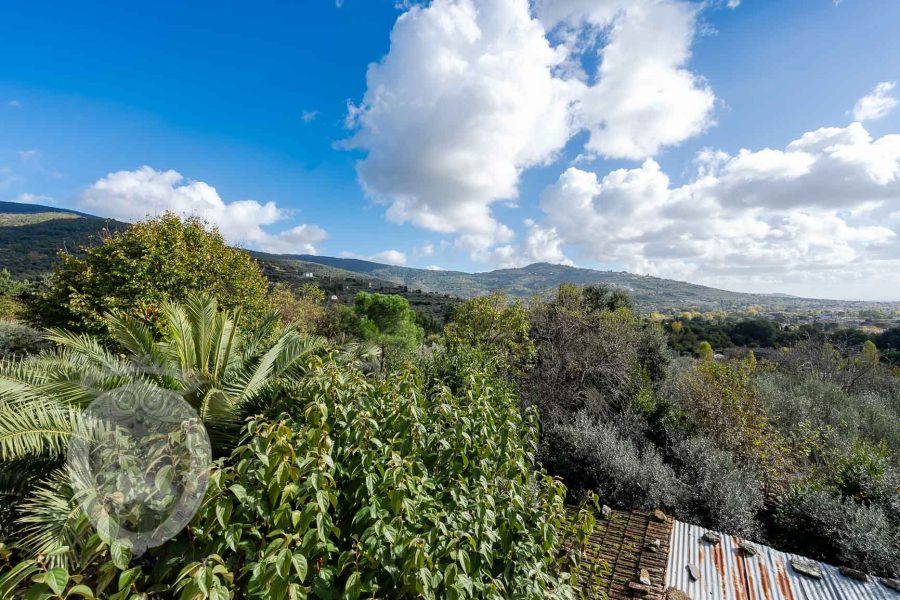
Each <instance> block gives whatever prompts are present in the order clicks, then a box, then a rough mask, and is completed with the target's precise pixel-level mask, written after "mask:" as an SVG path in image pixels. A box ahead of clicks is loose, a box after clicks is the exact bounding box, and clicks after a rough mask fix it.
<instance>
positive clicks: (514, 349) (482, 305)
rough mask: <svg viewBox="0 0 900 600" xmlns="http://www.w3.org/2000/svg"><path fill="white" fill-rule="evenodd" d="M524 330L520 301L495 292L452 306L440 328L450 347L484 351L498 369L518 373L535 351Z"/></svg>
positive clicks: (524, 317)
mask: <svg viewBox="0 0 900 600" xmlns="http://www.w3.org/2000/svg"><path fill="white" fill-rule="evenodd" d="M528 329H529V323H528V313H527V312H526V311H525V309H524V308H523V306H522V303H521V302H519V301H518V300H516V301H515V302H510V301H509V299H508V298H507V297H506V295H505V294H503V293H500V292H495V293H493V294H490V295H487V296H478V297H477V298H472V299H471V300H467V301H466V302H464V303H462V304H460V305H459V306H458V307H456V310H454V311H453V317H452V321H451V322H450V323H449V324H448V325H447V326H446V327H445V328H444V340H445V342H446V344H447V346H449V347H451V348H466V349H469V350H480V351H482V352H484V353H485V354H486V355H487V356H488V357H490V359H491V361H492V362H493V363H494V365H495V366H497V367H498V368H499V370H500V371H501V372H503V371H510V372H514V373H521V372H522V371H523V370H524V369H525V367H526V365H527V363H528V361H529V360H530V359H531V357H532V356H533V355H534V351H535V350H534V343H533V342H532V341H531V338H530V336H529V334H528Z"/></svg>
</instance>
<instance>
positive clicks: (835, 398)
mask: <svg viewBox="0 0 900 600" xmlns="http://www.w3.org/2000/svg"><path fill="white" fill-rule="evenodd" d="M754 382H755V384H756V389H757V390H758V394H759V398H760V401H761V402H762V403H763V405H764V406H765V409H766V412H767V413H768V414H769V415H770V417H771V421H772V423H773V424H774V425H775V426H776V427H777V428H778V429H779V430H780V431H781V432H782V433H783V435H785V436H788V437H791V436H792V435H795V434H796V432H797V431H798V428H799V426H800V425H801V424H806V426H808V427H815V428H819V429H830V430H831V431H833V432H834V433H835V435H837V436H838V437H839V439H840V440H842V442H841V444H842V445H844V446H849V444H850V443H851V442H852V441H853V440H854V439H857V438H862V439H867V440H869V441H872V442H879V441H883V442H885V443H886V445H887V447H888V448H889V449H890V450H891V452H892V453H893V455H894V457H895V460H897V461H900V400H898V398H897V397H896V396H893V395H892V394H890V393H887V394H884V393H881V394H879V393H876V392H863V393H860V394H851V393H848V392H846V391H845V390H844V389H843V388H842V387H841V386H840V385H839V384H837V383H834V382H830V381H823V380H822V379H819V378H811V377H801V376H797V375H794V374H791V373H781V372H777V371H768V372H762V373H758V374H756V376H755V377H754Z"/></svg>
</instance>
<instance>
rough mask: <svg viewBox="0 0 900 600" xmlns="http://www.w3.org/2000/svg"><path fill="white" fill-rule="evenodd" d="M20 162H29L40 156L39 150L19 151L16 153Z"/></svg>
mask: <svg viewBox="0 0 900 600" xmlns="http://www.w3.org/2000/svg"><path fill="white" fill-rule="evenodd" d="M16 154H18V155H19V158H21V159H22V160H31V159H33V158H37V157H38V156H40V154H41V152H40V150H19V151H18V152H16Z"/></svg>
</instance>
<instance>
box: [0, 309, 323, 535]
mask: <svg viewBox="0 0 900 600" xmlns="http://www.w3.org/2000/svg"><path fill="white" fill-rule="evenodd" d="M161 317H162V323H163V326H162V333H161V334H158V333H156V332H155V331H154V329H153V328H151V327H149V326H147V325H146V323H145V322H144V321H142V320H140V319H138V318H136V317H132V316H129V315H126V314H121V313H117V314H109V315H107V316H106V324H107V326H108V330H109V338H110V343H104V342H103V341H101V340H100V339H98V338H96V337H94V336H91V335H87V334H76V333H71V332H68V331H62V330H51V331H49V332H48V335H47V337H48V340H49V341H51V342H53V343H54V347H53V348H52V349H48V350H45V351H44V352H42V353H41V354H39V355H37V356H34V357H31V358H27V359H20V360H13V361H7V362H0V488H2V487H3V486H4V484H6V487H5V489H0V496H5V498H4V503H6V501H7V500H8V499H10V498H19V499H20V501H19V502H17V503H16V504H18V506H19V508H20V509H19V510H18V511H17V512H18V514H17V515H15V517H14V518H16V519H17V535H16V536H15V537H16V538H17V540H16V541H17V542H18V545H19V546H20V547H27V548H28V549H29V550H30V551H34V552H36V553H37V552H42V553H47V552H51V551H52V550H53V549H54V547H56V546H63V545H69V543H70V542H71V541H72V539H71V536H72V534H73V527H75V526H76V524H77V523H78V521H79V518H78V509H77V504H76V503H74V502H72V496H71V490H69V489H67V487H66V486H61V485H54V484H53V482H54V481H55V482H56V483H57V484H58V483H59V481H61V480H62V479H64V478H65V475H66V474H65V472H64V471H63V470H62V469H61V468H60V467H61V465H62V462H63V461H64V459H65V454H66V451H67V449H68V446H69V442H70V440H71V439H72V436H73V435H79V433H78V432H79V431H80V427H79V425H80V424H81V419H82V412H83V410H84V409H85V407H86V406H88V405H89V404H90V403H91V402H92V401H93V400H95V399H96V398H98V397H99V396H101V395H103V394H104V393H107V392H109V391H111V390H116V389H119V388H122V387H124V386H132V385H135V384H139V385H150V386H158V387H160V388H163V389H166V390H172V391H174V392H176V393H178V394H179V395H181V396H182V397H183V398H184V399H185V400H186V401H187V402H188V404H190V405H191V406H192V407H193V408H194V409H195V410H196V411H197V414H198V415H199V416H200V418H201V419H202V421H203V422H204V424H205V425H206V427H207V430H208V432H209V435H210V440H211V442H212V445H213V448H214V450H216V451H219V452H222V451H227V450H228V449H229V448H230V446H231V445H232V444H233V443H235V442H236V438H235V436H234V432H235V431H236V430H238V429H239V426H240V423H241V422H242V421H243V418H244V417H245V416H246V415H247V414H249V413H251V412H253V411H255V410H258V409H259V408H260V404H262V402H263V401H264V399H265V397H266V394H267V393H269V392H270V391H272V390H273V389H274V387H275V385H276V384H277V382H279V381H280V380H282V379H285V378H293V377H297V376H299V375H301V374H302V373H303V371H304V370H305V366H306V364H307V361H306V360H304V358H305V357H308V356H309V355H310V354H311V353H314V352H316V351H318V350H321V349H322V348H324V347H325V345H326V341H325V340H324V339H323V338H319V337H315V336H309V335H304V334H301V333H298V332H297V330H296V329H295V328H294V327H293V326H291V325H288V326H281V325H280V324H279V319H278V316H277V315H276V314H274V313H273V314H270V315H268V316H266V317H265V318H264V319H263V320H262V323H261V324H260V325H259V326H257V327H256V328H255V329H253V330H252V331H243V330H242V329H241V328H240V327H239V326H238V321H239V315H233V314H230V313H228V312H227V311H223V310H220V308H219V306H218V303H217V302H216V300H215V299H213V298H209V297H205V296H194V297H190V298H188V299H186V300H185V301H184V302H170V303H167V304H165V305H164V306H163V307H162V309H161ZM13 471H15V472H14V473H13ZM48 473H50V474H51V475H50V476H49V477H48V476H47V474H48ZM41 479H43V481H41ZM23 494H27V498H23ZM49 506H56V509H54V510H46V508H47V507H49ZM65 507H68V509H65ZM3 516H4V515H3V514H0V517H3ZM6 516H7V517H9V516H10V515H9V513H8V512H6ZM4 525H5V527H4ZM10 525H11V523H10V522H9V520H7V522H6V523H0V540H2V538H3V537H6V536H7V533H8V532H5V531H4V529H5V528H6V529H8V528H9V526H10Z"/></svg>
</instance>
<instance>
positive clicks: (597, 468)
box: [540, 412, 687, 510]
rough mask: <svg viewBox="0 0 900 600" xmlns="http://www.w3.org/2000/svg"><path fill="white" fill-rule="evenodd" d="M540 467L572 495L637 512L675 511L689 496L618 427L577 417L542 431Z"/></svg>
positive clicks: (646, 448) (656, 457) (649, 448)
mask: <svg viewBox="0 0 900 600" xmlns="http://www.w3.org/2000/svg"><path fill="white" fill-rule="evenodd" d="M545 427H547V430H546V431H545V432H544V434H543V436H542V437H543V439H542V445H541V453H540V456H541V462H542V463H543V464H544V465H545V466H546V468H547V469H548V470H549V471H550V472H551V473H554V474H556V475H558V476H560V477H562V479H563V481H564V482H566V484H567V485H568V486H569V487H570V489H573V490H574V491H576V492H583V491H586V490H590V491H594V492H596V493H597V494H598V495H599V496H600V497H601V498H602V499H603V501H604V502H606V503H608V504H611V505H614V506H618V507H622V508H635V509H654V508H663V509H669V510H672V509H675V508H678V507H679V506H681V504H682V502H683V496H684V494H685V492H686V491H687V490H686V489H685V488H684V486H683V485H682V484H681V483H680V482H679V481H678V479H677V477H676V476H675V472H674V471H673V470H672V468H671V467H670V466H669V465H667V464H665V463H664V462H663V458H662V456H661V455H660V453H659V452H658V451H657V450H656V448H655V447H654V446H653V445H652V444H649V443H645V444H643V445H640V444H638V443H636V442H635V441H634V440H633V439H630V438H628V437H625V436H623V435H622V433H621V431H620V429H619V427H617V426H616V425H615V424H612V423H605V422H602V421H598V420H596V419H594V418H592V417H591V416H589V415H588V414H587V413H584V412H582V413H579V414H578V415H576V416H575V418H574V419H572V420H571V421H567V422H556V423H551V424H549V425H545Z"/></svg>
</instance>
